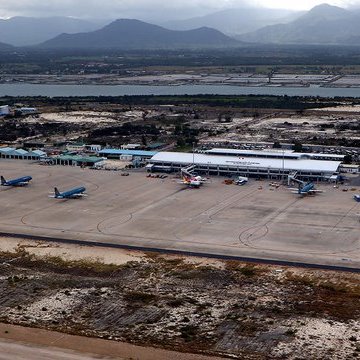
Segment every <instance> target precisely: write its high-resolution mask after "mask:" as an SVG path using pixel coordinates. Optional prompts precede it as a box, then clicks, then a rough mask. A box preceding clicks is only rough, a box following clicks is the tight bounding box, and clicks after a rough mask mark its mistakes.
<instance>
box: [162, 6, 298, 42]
mask: <svg viewBox="0 0 360 360" xmlns="http://www.w3.org/2000/svg"><path fill="white" fill-rule="evenodd" d="M300 15H302V12H295V11H289V10H280V9H267V8H255V7H243V8H235V9H226V10H222V11H217V12H215V13H212V14H208V15H205V16H200V17H194V18H191V19H186V20H177V21H168V22H164V23H162V24H160V25H162V26H164V27H166V28H168V29H172V30H190V29H194V28H198V27H201V26H206V27H210V28H214V29H216V30H219V31H221V32H223V33H225V34H227V35H230V36H232V35H240V34H244V33H247V32H252V31H255V30H258V29H260V28H262V27H264V26H267V25H274V24H278V23H281V22H289V21H292V20H294V19H296V18H297V17H299V16H300Z"/></svg>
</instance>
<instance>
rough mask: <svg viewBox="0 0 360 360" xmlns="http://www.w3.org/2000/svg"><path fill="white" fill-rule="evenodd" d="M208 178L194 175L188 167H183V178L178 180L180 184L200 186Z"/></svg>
mask: <svg viewBox="0 0 360 360" xmlns="http://www.w3.org/2000/svg"><path fill="white" fill-rule="evenodd" d="M206 180H207V179H205V178H203V177H201V176H194V175H193V174H191V173H190V172H188V171H186V169H181V180H180V181H178V183H179V184H183V185H186V186H188V187H193V188H199V187H200V186H201V185H202V184H203V183H204V182H206Z"/></svg>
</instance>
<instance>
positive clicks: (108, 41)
mask: <svg viewBox="0 0 360 360" xmlns="http://www.w3.org/2000/svg"><path fill="white" fill-rule="evenodd" d="M238 45H240V42H238V41H236V40H234V39H232V38H230V37H228V36H226V35H224V34H223V33H221V32H220V31H218V30H215V29H211V28H206V27H202V28H198V29H194V30H187V31H176V30H168V29H165V28H163V27H161V26H158V25H152V24H148V23H145V22H142V21H139V20H131V19H119V20H116V21H114V22H112V23H111V24H109V25H107V26H105V27H103V28H102V29H100V30H96V31H92V32H87V33H79V34H61V35H59V36H57V37H55V38H53V39H51V40H48V41H46V42H44V43H43V44H41V47H43V48H52V49H59V48H61V49H65V48H67V49H104V48H113V49H173V48H180V49H181V48H213V47H217V48H218V47H230V46H238Z"/></svg>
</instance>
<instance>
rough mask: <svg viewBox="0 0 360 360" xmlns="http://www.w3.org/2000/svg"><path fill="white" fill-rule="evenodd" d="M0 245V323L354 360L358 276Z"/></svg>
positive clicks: (180, 345) (262, 355)
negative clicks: (351, 359) (0, 247)
mask: <svg viewBox="0 0 360 360" xmlns="http://www.w3.org/2000/svg"><path fill="white" fill-rule="evenodd" d="M1 244H5V245H4V247H2V252H1V254H0V273H1V279H2V282H1V283H0V299H1V300H0V321H1V322H2V323H8V324H17V325H23V326H30V327H35V328H40V329H46V330H52V331H59V332H62V333H66V334H73V335H81V336H86V337H89V338H101V339H108V340H112V341H110V342H109V346H113V345H111V344H113V341H116V342H127V343H132V344H136V345H140V346H153V347H157V348H162V349H169V350H175V351H179V352H185V353H195V354H202V355H216V356H221V357H229V358H237V359H349V358H352V357H357V356H358V355H360V341H359V340H360V339H359V331H360V281H359V280H360V275H359V274H350V273H340V272H329V271H319V270H310V269H309V270H304V269H297V268H285V267H274V266H255V265H252V264H247V263H240V262H236V261H218V260H217V261H212V260H205V261H204V260H201V259H197V258H191V259H190V260H189V259H188V258H184V257H179V256H161V255H155V254H152V253H141V252H135V253H132V252H125V251H123V250H112V252H113V253H112V254H109V252H108V250H104V249H102V248H97V249H93V248H90V249H89V248H86V247H64V246H63V245H56V244H52V245H50V244H46V243H35V242H29V241H28V240H27V241H25V240H22V239H2V242H1ZM44 249H46V251H45V250H44ZM61 252H62V254H61V255H59V254H60V253H61ZM69 254H72V255H71V257H69ZM95 254H96V255H97V257H95V256H94V255H95ZM114 259H118V261H117V262H116V261H114V263H112V262H113V260H114ZM2 329H4V330H3V331H2ZM5 330H6V329H5V328H4V327H0V333H3V335H2V336H1V337H2V338H4V337H5V335H6V336H7V334H5ZM49 336H50V335H49ZM15 340H16V339H15ZM84 341H85V340H84ZM56 346H59V347H62V346H63V345H62V346H60V345H59V344H58V343H57V344H56ZM64 347H65V348H70V349H73V350H77V351H79V349H78V348H75V349H74V348H73V347H71V346H70V347H66V346H64ZM95 348H96V347H95ZM80 351H84V350H80ZM85 351H86V350H85ZM103 355H104V354H103ZM108 356H110V355H109V354H108ZM139 358H140V359H142V357H141V356H140V357H139ZM156 358H157V359H160V358H161V357H156ZM165 358H166V357H165ZM168 358H174V357H168Z"/></svg>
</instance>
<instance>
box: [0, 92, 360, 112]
mask: <svg viewBox="0 0 360 360" xmlns="http://www.w3.org/2000/svg"><path fill="white" fill-rule="evenodd" d="M19 102H21V103H25V104H32V105H33V106H57V107H59V108H62V109H63V110H70V109H71V108H72V107H75V106H79V107H81V106H83V105H84V106H86V104H89V103H99V104H116V105H120V106H123V107H124V109H125V110H128V109H131V107H132V106H141V105H155V106H156V105H168V104H171V105H178V106H181V105H206V106H212V107H216V106H219V107H236V108H255V109H256V108H259V109H291V110H306V109H313V108H319V107H332V106H337V105H341V104H344V103H351V104H354V105H356V104H360V99H354V98H340V97H335V98H320V97H302V96H287V95H284V96H275V95H274V96H261V95H178V96H177V95H168V96H155V95H144V96H142V95H134V96H129V95H127V96H99V97H96V96H89V97H52V98H50V97H44V96H43V97H42V96H37V97H29V96H27V97H3V98H0V105H5V104H7V105H12V104H15V103H19Z"/></svg>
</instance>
